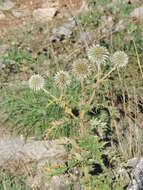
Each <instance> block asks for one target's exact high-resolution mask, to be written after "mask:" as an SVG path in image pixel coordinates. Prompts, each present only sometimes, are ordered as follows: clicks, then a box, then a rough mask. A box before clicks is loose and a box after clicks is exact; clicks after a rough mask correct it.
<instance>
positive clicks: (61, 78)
mask: <svg viewBox="0 0 143 190" xmlns="http://www.w3.org/2000/svg"><path fill="white" fill-rule="evenodd" d="M54 80H55V84H56V85H57V87H58V88H59V89H61V90H63V89H64V88H65V87H67V86H69V84H70V82H71V78H70V75H69V73H68V72H66V71H62V70H61V71H59V72H57V73H56V75H55V77H54Z"/></svg>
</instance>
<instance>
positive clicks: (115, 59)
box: [111, 51, 128, 68]
mask: <svg viewBox="0 0 143 190" xmlns="http://www.w3.org/2000/svg"><path fill="white" fill-rule="evenodd" d="M111 62H112V63H113V64H114V65H115V66H117V68H120V67H125V66H126V65H127V64H128V55H127V54H126V53H125V52H124V51H117V52H115V53H114V54H113V56H112V57H111Z"/></svg>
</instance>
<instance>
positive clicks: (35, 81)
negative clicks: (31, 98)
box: [29, 74, 44, 91]
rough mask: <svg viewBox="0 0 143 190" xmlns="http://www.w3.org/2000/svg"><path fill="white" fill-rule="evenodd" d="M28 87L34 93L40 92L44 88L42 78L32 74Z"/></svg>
mask: <svg viewBox="0 0 143 190" xmlns="http://www.w3.org/2000/svg"><path fill="white" fill-rule="evenodd" d="M29 87H30V88H31V89H32V90H34V91H39V90H42V89H43V87H44V78H43V77H41V76H40V75H38V74H34V75H32V76H31V78H30V79H29Z"/></svg>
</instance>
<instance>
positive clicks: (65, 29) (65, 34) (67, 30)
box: [51, 18, 76, 41]
mask: <svg viewBox="0 0 143 190" xmlns="http://www.w3.org/2000/svg"><path fill="white" fill-rule="evenodd" d="M75 26H76V23H75V21H74V20H73V19H72V18H69V19H68V21H66V22H65V23H63V24H62V25H61V26H59V27H57V28H53V30H52V37H51V41H62V40H63V39H65V38H70V37H71V35H72V33H73V29H74V27H75Z"/></svg>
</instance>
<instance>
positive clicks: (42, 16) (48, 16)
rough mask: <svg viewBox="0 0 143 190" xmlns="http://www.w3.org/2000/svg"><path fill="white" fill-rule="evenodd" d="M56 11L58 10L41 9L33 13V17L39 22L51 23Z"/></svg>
mask: <svg viewBox="0 0 143 190" xmlns="http://www.w3.org/2000/svg"><path fill="white" fill-rule="evenodd" d="M56 11H57V9H56V8H39V9H36V10H34V11H33V16H34V18H35V19H36V20H37V21H42V22H45V21H51V20H52V19H53V17H54V16H55V14H56Z"/></svg>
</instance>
